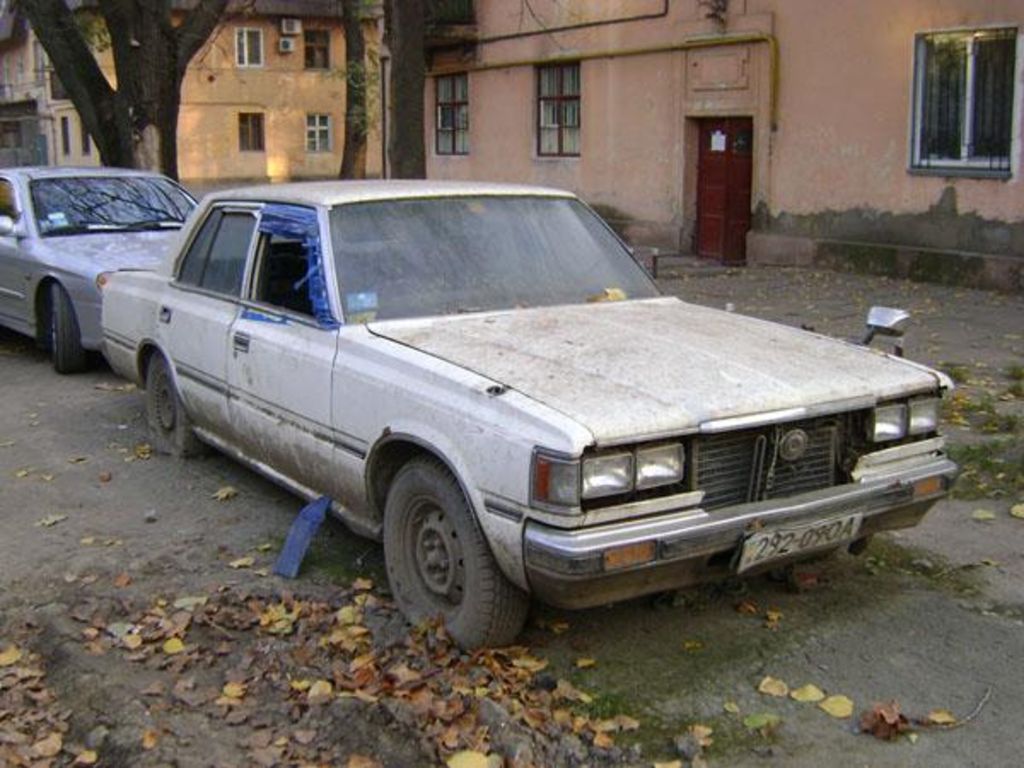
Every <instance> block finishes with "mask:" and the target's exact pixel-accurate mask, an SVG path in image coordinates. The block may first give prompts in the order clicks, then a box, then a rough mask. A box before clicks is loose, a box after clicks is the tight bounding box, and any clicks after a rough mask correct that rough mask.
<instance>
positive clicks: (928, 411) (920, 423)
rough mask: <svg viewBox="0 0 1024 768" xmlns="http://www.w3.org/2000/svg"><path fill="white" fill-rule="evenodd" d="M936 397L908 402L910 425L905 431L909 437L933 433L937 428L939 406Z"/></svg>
mask: <svg viewBox="0 0 1024 768" xmlns="http://www.w3.org/2000/svg"><path fill="white" fill-rule="evenodd" d="M940 404H941V401H940V400H939V398H937V397H927V398H921V399H919V400H911V401H910V418H909V422H910V425H909V427H908V428H907V431H908V432H909V433H910V434H911V435H923V434H927V433H928V432H935V431H936V430H937V429H938V428H939V406H940Z"/></svg>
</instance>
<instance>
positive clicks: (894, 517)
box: [524, 454, 959, 608]
mask: <svg viewBox="0 0 1024 768" xmlns="http://www.w3.org/2000/svg"><path fill="white" fill-rule="evenodd" d="M893 468H894V469H895V467H893ZM958 472H959V468H958V467H957V465H956V464H954V463H953V462H952V461H950V460H948V459H946V458H945V457H944V456H942V455H941V454H939V455H935V456H933V457H929V458H928V459H926V460H924V461H922V460H921V459H920V458H919V459H918V460H917V461H914V462H913V466H906V465H904V466H902V467H900V468H899V469H898V470H896V471H895V472H885V473H875V474H872V475H870V476H869V477H870V479H868V477H865V478H864V479H861V480H860V482H854V483H850V484H847V485H841V486H836V487H834V488H829V489H826V490H822V491H814V492H811V493H805V494H801V495H798V496H792V497H789V498H787V499H773V500H770V501H760V502H754V503H750V504H741V505H737V506H733V507H729V508H726V509H716V510H714V511H712V512H705V511H704V510H702V509H700V508H699V507H698V508H690V509H685V510H677V511H670V512H667V513H664V514H660V515H657V516H654V517H648V518H643V519H640V520H628V521H624V522H619V523H614V524H611V525H602V526H597V527H593V528H583V529H575V530H563V529H559V528H554V527H552V526H548V525H544V524H542V523H538V522H535V521H530V522H528V523H527V525H526V527H525V531H524V550H525V561H526V573H527V578H528V579H529V582H530V588H531V591H532V592H533V593H534V594H535V595H536V596H537V597H538V598H540V599H541V600H543V601H544V602H547V603H550V604H551V605H555V606H558V607H562V608H586V607H590V606H594V605H602V604H605V603H610V602H615V601H617V600H624V599H627V598H631V597H636V596H639V595H643V594H649V593H651V592H659V591H663V590H668V589H678V588H680V587H684V586H687V585H690V584H695V583H698V582H701V581H708V580H711V579H715V578H720V577H723V576H727V575H729V574H730V573H732V572H734V569H735V566H734V563H735V562H736V559H737V556H738V552H739V550H740V549H741V547H742V543H743V540H744V538H745V537H746V535H747V534H748V533H750V532H751V531H753V530H755V529H759V528H761V527H771V526H773V525H799V524H801V523H809V522H813V521H815V520H819V519H824V518H827V517H830V516H833V515H837V514H842V513H851V512H860V513H861V514H862V515H863V522H862V524H861V527H860V531H859V532H858V534H857V536H858V538H863V537H865V536H870V535H871V534H874V533H877V532H879V531H884V530H891V529H895V528H909V527H911V526H913V525H916V524H917V523H918V522H919V521H920V520H921V518H922V517H923V516H924V514H925V513H926V512H927V511H928V510H929V509H930V508H931V506H932V505H933V504H934V503H935V502H936V501H938V500H939V499H940V498H942V497H943V496H945V495H946V494H947V493H948V492H949V488H950V487H951V485H952V483H953V481H954V480H955V479H956V476H957V474H958ZM832 548H835V547H832ZM812 554H815V553H812ZM807 556H808V553H807V552H803V553H801V554H800V555H798V556H796V557H794V558H791V560H797V559H800V558H806V557H807ZM638 559H646V561H645V562H635V561H636V560H638ZM786 562H787V561H786V560H781V561H773V562H772V563H771V564H770V565H767V566H763V567H762V568H761V569H760V570H764V569H766V568H775V567H778V566H779V565H781V564H784V563H786Z"/></svg>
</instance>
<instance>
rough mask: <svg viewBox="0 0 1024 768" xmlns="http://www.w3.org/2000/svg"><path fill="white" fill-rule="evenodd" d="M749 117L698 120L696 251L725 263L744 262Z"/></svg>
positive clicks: (750, 143) (750, 140) (750, 135)
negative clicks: (699, 121)
mask: <svg viewBox="0 0 1024 768" xmlns="http://www.w3.org/2000/svg"><path fill="white" fill-rule="evenodd" d="M753 138H754V130H753V121H752V120H751V119H750V118H749V117H730V118H721V119H717V118H716V119H710V120H701V123H700V152H699V154H698V158H697V255H698V256H700V257H701V258H705V259H715V260H716V261H722V262H725V263H729V264H741V263H743V262H744V261H745V260H746V253H747V230H749V229H750V176H751V168H752V162H751V161H752V159H753V151H752V150H753Z"/></svg>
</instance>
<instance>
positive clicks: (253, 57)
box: [235, 27, 263, 67]
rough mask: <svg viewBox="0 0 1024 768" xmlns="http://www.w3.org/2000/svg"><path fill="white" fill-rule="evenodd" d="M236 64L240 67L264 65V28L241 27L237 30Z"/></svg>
mask: <svg viewBox="0 0 1024 768" xmlns="http://www.w3.org/2000/svg"><path fill="white" fill-rule="evenodd" d="M235 64H237V65H238V66H239V67H262V66H263V30H262V29H258V28H254V27H239V28H238V29H236V30H235Z"/></svg>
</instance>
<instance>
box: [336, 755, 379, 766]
mask: <svg viewBox="0 0 1024 768" xmlns="http://www.w3.org/2000/svg"><path fill="white" fill-rule="evenodd" d="M345 768H381V763H379V762H377V761H376V760H374V759H373V758H372V757H366V756H365V755H349V758H348V762H347V763H345Z"/></svg>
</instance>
